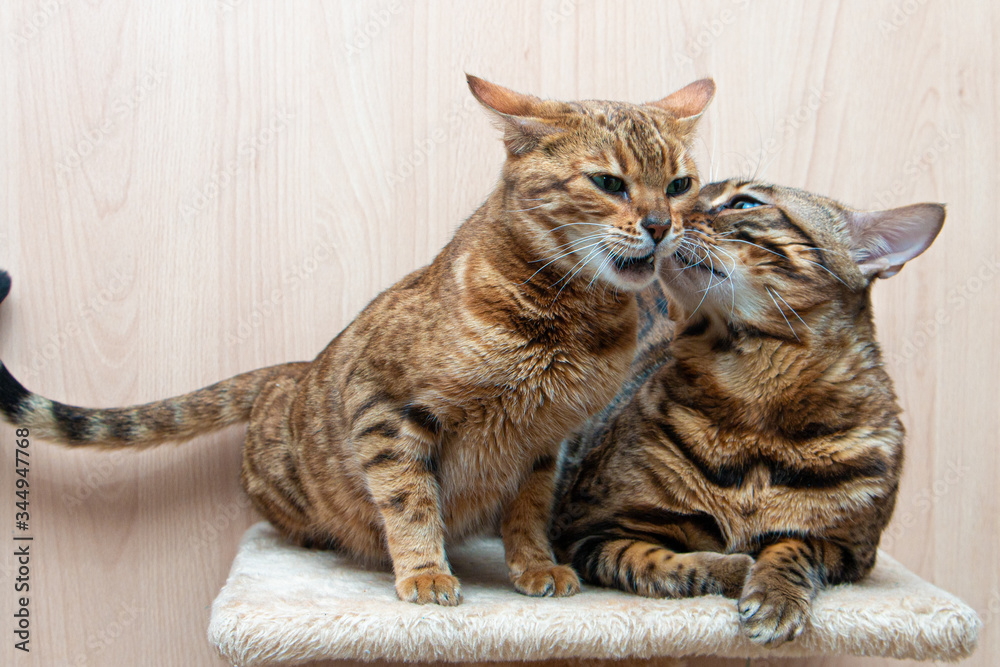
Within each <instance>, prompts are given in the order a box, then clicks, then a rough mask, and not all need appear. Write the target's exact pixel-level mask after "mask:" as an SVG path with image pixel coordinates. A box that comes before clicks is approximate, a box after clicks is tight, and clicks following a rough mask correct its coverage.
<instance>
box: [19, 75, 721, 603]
mask: <svg viewBox="0 0 1000 667" xmlns="http://www.w3.org/2000/svg"><path fill="white" fill-rule="evenodd" d="M469 85H470V87H471V89H472V91H473V94H474V95H475V96H476V97H477V99H479V101H480V102H482V103H483V105H484V106H485V107H486V108H487V110H488V111H489V112H490V113H491V114H492V115H493V116H494V117H495V119H496V121H497V123H498V124H499V125H500V126H501V128H502V129H503V131H504V143H505V146H506V149H507V155H508V159H507V161H506V163H505V166H504V168H503V172H502V174H501V177H500V182H499V184H498V186H497V188H496V190H495V191H494V192H493V193H492V194H491V195H490V196H489V197H488V199H487V200H486V202H485V203H484V204H483V205H482V206H481V207H480V208H479V210H477V211H476V212H475V213H474V214H473V215H472V216H471V217H470V218H469V219H468V220H467V221H466V222H465V223H464V224H463V225H462V227H461V228H460V229H459V230H458V232H457V233H456V235H455V237H454V238H453V240H452V241H451V242H450V243H449V244H448V245H447V247H445V249H444V250H443V251H442V252H441V253H440V254H439V255H438V257H437V258H436V259H435V260H434V261H433V263H431V264H430V265H429V266H427V267H424V268H422V269H419V270H417V271H415V272H413V273H411V274H410V275H409V276H407V277H406V278H404V279H403V280H401V281H400V282H399V283H397V284H396V285H394V286H393V287H391V288H390V289H388V290H386V291H385V292H383V293H382V294H380V295H379V296H378V297H376V298H375V299H374V300H373V301H372V302H371V303H370V304H369V305H368V306H367V307H366V308H365V309H364V310H363V311H362V312H361V314H360V315H358V317H357V318H356V319H355V320H354V321H353V322H352V323H351V324H350V325H348V326H347V328H346V329H344V331H343V332H341V333H340V335H338V336H337V337H336V338H335V339H334V340H333V342H331V343H330V345H329V346H328V347H327V348H326V349H325V350H324V351H323V352H322V353H321V354H320V355H319V356H318V357H317V358H316V359H315V360H314V361H312V362H311V363H298V364H286V365H283V366H278V367H275V368H270V369H263V370H259V371H253V372H251V373H247V374H244V375H241V376H238V377H236V378H233V379H232V380H227V381H225V382H222V383H220V384H217V385H214V386H212V387H208V388H206V389H202V390H200V391H197V392H194V393H192V394H189V395H187V396H182V397H179V398H174V399H167V400H165V401H160V402H157V403H153V404H150V405H147V406H140V407H135V408H124V409H81V408H75V407H70V406H66V405H63V404H61V403H56V402H54V401H50V400H48V399H45V398H42V397H40V396H37V395H35V394H33V393H31V392H29V391H27V390H26V389H24V388H23V387H22V386H21V385H20V384H19V383H18V382H17V381H16V380H15V379H14V378H13V377H12V376H11V375H10V373H8V372H7V371H6V370H4V371H3V373H2V375H0V411H2V412H3V414H4V415H5V417H6V418H7V419H8V420H9V421H11V422H13V423H15V424H18V425H22V426H29V427H31V428H32V429H33V431H34V433H35V434H37V435H39V436H45V437H48V438H51V439H53V440H57V441H61V442H64V443H66V444H71V445H99V446H105V447H142V446H146V445H151V444H155V443H158V442H161V441H164V440H177V439H184V438H188V437H191V436H193V435H196V434H198V433H201V432H205V431H207V430H211V429H213V428H217V427H220V426H223V425H225V424H229V423H233V422H237V421H243V420H247V419H248V420H249V426H248V430H247V438H246V445H245V449H244V458H243V469H242V481H243V485H244V487H245V489H246V491H247V493H248V494H249V495H250V497H251V498H252V500H253V502H254V504H255V506H256V507H257V509H258V510H259V511H260V512H261V513H262V514H263V515H264V516H265V517H267V518H268V519H269V520H270V521H271V522H272V523H273V524H274V525H275V526H277V527H278V528H279V529H280V530H281V531H282V532H283V533H284V534H285V535H287V536H288V537H289V538H290V539H292V540H293V541H295V542H296V543H298V544H301V545H305V546H313V547H322V548H335V549H341V550H343V551H346V552H348V553H351V554H353V555H355V556H357V557H358V558H360V559H362V560H364V561H368V562H382V563H385V562H389V561H391V563H392V566H393V568H394V571H395V576H396V591H397V593H398V595H399V597H400V598H402V599H403V600H409V601H413V602H419V603H426V602H436V603H438V604H443V605H454V604H458V602H459V601H460V599H461V592H460V586H459V582H458V580H457V579H456V578H455V577H454V576H453V575H452V572H451V568H450V566H449V564H448V559H447V555H446V551H445V544H446V541H447V540H452V539H459V538H462V537H464V536H467V535H470V534H474V533H478V532H482V531H491V530H496V529H497V528H499V529H500V532H501V534H502V536H503V541H504V545H505V549H506V558H507V566H508V568H509V571H510V578H511V581H512V582H513V585H514V587H515V588H516V589H517V590H518V591H521V592H522V593H525V594H528V595H538V596H546V595H569V594H572V593H574V592H575V591H577V590H578V589H579V580H578V579H577V576H576V574H575V573H574V572H573V570H572V569H571V568H569V567H566V566H562V565H557V564H556V562H555V561H554V558H553V554H552V551H551V547H550V544H549V541H548V537H547V534H546V527H547V525H548V521H549V516H550V511H551V504H552V487H553V476H554V471H555V458H556V455H557V453H558V449H559V444H560V442H561V441H562V440H563V439H564V438H565V437H566V435H567V434H568V433H569V432H570V431H571V430H573V429H574V428H577V427H579V425H581V424H582V423H583V422H584V421H585V420H586V419H587V418H588V417H590V416H591V415H592V414H594V413H595V412H597V411H598V410H600V409H601V408H602V407H603V406H604V405H605V404H606V403H607V402H608V401H609V400H610V399H611V398H612V397H613V396H614V393H615V391H616V390H617V388H618V386H619V385H620V384H621V381H622V380H623V378H624V377H625V373H626V371H627V369H628V365H629V362H630V360H631V359H632V356H633V352H634V348H635V341H636V325H637V314H636V313H637V310H636V300H635V296H634V293H635V292H636V291H637V290H640V289H643V288H645V287H646V286H648V285H649V284H650V283H651V282H653V281H654V280H655V269H654V260H655V258H656V257H658V256H664V255H666V256H669V255H670V254H671V253H673V252H674V251H675V250H676V249H677V247H678V244H679V242H680V236H681V233H682V231H683V229H682V226H683V221H684V218H685V215H686V214H687V213H688V212H689V211H690V210H691V209H692V208H693V207H694V206H695V204H696V200H697V190H698V181H697V172H696V171H695V167H694V164H693V162H692V160H691V158H690V156H689V155H688V151H687V145H688V143H689V142H690V140H691V138H692V131H693V128H694V124H695V121H696V120H697V117H698V116H699V115H700V114H701V112H702V110H703V109H704V107H705V106H706V105H707V104H708V102H709V101H710V100H711V97H712V95H713V94H714V84H712V83H711V81H700V82H696V83H694V84H691V85H690V86H688V87H686V88H684V89H681V90H680V91H678V92H676V93H674V94H673V95H670V96H668V97H666V98H664V99H663V100H659V101H657V102H653V103H649V104H643V105H636V104H625V103H616V102H595V101H588V102H575V103H564V102H555V101H543V100H541V99H538V98H535V97H532V96H529V95H521V94H518V93H515V92H513V91H510V90H507V89H505V88H502V87H500V86H496V85H494V84H490V83H488V82H486V81H483V80H481V79H477V78H475V77H469ZM598 177H601V178H598ZM602 178H603V180H601V179H602ZM614 179H617V181H616V180H614ZM619 182H620V187H617V186H618V185H619ZM675 182H680V183H682V184H687V185H688V187H687V188H678V187H674V188H673V189H671V187H670V186H671V183H674V185H675V186H676V185H677V184H676V183H675ZM599 183H602V184H604V186H605V187H604V188H602V187H599V186H598V184H599ZM609 184H613V185H615V186H616V187H612V185H609ZM681 189H683V191H678V190H681ZM612 190H614V191H612Z"/></svg>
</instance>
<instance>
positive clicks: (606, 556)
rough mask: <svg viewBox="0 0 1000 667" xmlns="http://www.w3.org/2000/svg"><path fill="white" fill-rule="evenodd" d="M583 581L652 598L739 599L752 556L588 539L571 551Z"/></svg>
mask: <svg viewBox="0 0 1000 667" xmlns="http://www.w3.org/2000/svg"><path fill="white" fill-rule="evenodd" d="M571 551H572V554H573V564H574V565H575V566H576V568H577V570H578V571H579V572H580V573H581V574H582V575H583V577H584V579H586V580H587V581H590V582H593V583H596V584H599V585H601V586H609V587H613V588H619V589H621V590H623V591H627V592H629V593H636V594H638V595H644V596H646V597H654V598H662V597H669V598H682V597H694V596H698V595H713V594H718V595H725V596H726V597H729V598H736V597H739V594H740V591H741V590H742V589H743V584H744V582H745V581H746V576H747V572H749V571H750V566H751V565H753V558H751V557H750V556H747V555H746V554H724V553H719V552H716V551H687V552H685V551H675V550H673V549H668V548H667V547H665V546H663V545H662V544H656V543H653V542H651V541H649V540H646V539H639V538H630V537H622V536H618V535H607V534H604V535H600V534H599V535H591V536H589V537H585V538H583V539H582V540H580V541H579V542H577V543H576V544H575V545H574V546H573V547H572V548H571Z"/></svg>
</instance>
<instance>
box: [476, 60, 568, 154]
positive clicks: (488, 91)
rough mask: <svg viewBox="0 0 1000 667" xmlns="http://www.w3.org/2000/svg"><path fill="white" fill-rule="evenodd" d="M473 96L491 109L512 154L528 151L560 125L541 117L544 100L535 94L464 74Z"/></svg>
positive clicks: (556, 130)
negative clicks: (515, 90)
mask: <svg viewBox="0 0 1000 667" xmlns="http://www.w3.org/2000/svg"><path fill="white" fill-rule="evenodd" d="M465 78H466V79H467V80H468V82H469V90H471V91H472V95H473V97H475V98H476V100H477V101H478V102H479V103H480V104H482V105H483V106H484V107H486V108H487V109H488V110H489V111H491V112H492V113H493V115H494V117H495V118H496V119H497V121H498V122H499V123H500V127H501V129H503V143H504V145H505V146H506V147H507V150H508V151H509V152H510V153H511V155H521V154H523V153H527V152H528V151H530V150H531V149H532V148H534V147H535V146H537V145H538V140H539V139H541V138H542V137H544V136H546V135H548V134H554V133H556V132H559V131H560V130H559V128H557V127H555V126H553V125H549V124H548V123H546V122H545V121H544V120H543V117H544V114H545V108H544V102H543V101H542V100H541V99H539V98H537V97H535V96H534V95H524V94H522V93H517V92H514V91H513V90H510V89H509V88H504V87H503V86H498V85H497V84H495V83H490V82H489V81H486V80H484V79H480V78H479V77H478V76H472V75H471V74H466V75H465Z"/></svg>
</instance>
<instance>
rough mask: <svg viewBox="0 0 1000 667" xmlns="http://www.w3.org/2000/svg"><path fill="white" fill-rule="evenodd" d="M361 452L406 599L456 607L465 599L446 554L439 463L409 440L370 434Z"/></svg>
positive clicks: (398, 590)
mask: <svg viewBox="0 0 1000 667" xmlns="http://www.w3.org/2000/svg"><path fill="white" fill-rule="evenodd" d="M362 440H363V442H359V443H358V450H359V451H365V452H370V453H371V454H370V455H369V456H368V458H367V460H365V461H363V463H362V469H363V470H364V471H365V473H366V475H367V481H368V489H369V492H370V493H371V495H372V498H373V500H374V501H375V504H376V506H377V507H378V510H379V513H380V514H381V517H382V521H383V525H384V529H385V537H386V543H387V545H388V547H389V556H390V557H391V558H392V567H393V571H394V573H395V576H396V593H397V594H398V595H399V598H400V599H401V600H405V601H408V602H416V603H418V604H425V603H428V602H436V603H437V604H441V605H447V606H453V605H457V604H458V603H459V602H461V600H462V593H461V588H460V586H459V583H458V579H457V578H456V577H454V576H453V575H452V573H451V566H450V565H449V564H448V559H447V557H446V555H445V548H444V520H443V518H442V514H441V501H440V497H439V491H438V482H437V479H436V478H435V476H434V470H435V468H436V462H435V460H434V459H433V457H432V456H430V455H427V454H421V450H423V449H426V448H425V447H423V446H422V444H421V443H419V442H418V441H416V440H412V439H410V438H409V437H407V436H398V435H397V436H395V437H392V436H390V435H388V434H382V433H376V432H373V433H370V434H368V435H365V436H363V438H362Z"/></svg>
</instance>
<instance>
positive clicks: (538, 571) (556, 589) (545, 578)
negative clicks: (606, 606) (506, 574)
mask: <svg viewBox="0 0 1000 667" xmlns="http://www.w3.org/2000/svg"><path fill="white" fill-rule="evenodd" d="M513 581H514V589H515V590H517V592H518V593H523V594H524V595H532V596H534V597H557V598H559V597H565V596H567V595H575V594H576V593H579V592H580V578H579V577H578V576H576V572H575V571H574V570H573V568H571V567H569V566H567V565H550V566H545V567H539V568H534V569H529V570H525V571H524V572H523V573H522V574H520V575H518V576H516V577H513Z"/></svg>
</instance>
